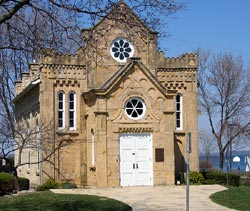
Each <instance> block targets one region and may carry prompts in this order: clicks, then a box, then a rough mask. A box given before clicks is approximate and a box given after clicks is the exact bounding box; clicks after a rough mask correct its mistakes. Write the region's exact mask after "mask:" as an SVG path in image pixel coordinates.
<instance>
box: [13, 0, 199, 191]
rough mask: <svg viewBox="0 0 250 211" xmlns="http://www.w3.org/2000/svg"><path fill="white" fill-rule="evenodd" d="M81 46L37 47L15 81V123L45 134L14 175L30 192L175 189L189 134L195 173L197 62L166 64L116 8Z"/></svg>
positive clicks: (133, 19)
mask: <svg viewBox="0 0 250 211" xmlns="http://www.w3.org/2000/svg"><path fill="white" fill-rule="evenodd" d="M82 39H83V41H84V46H83V47H82V48H80V49H79V50H78V51H77V52H76V53H75V54H74V55H72V54H67V52H65V53H64V54H59V53H57V52H56V51H55V50H53V49H44V50H42V51H41V54H40V56H39V60H38V61H34V62H32V63H30V69H29V71H28V72H25V73H23V74H22V80H21V81H16V96H15V99H14V101H13V102H14V104H15V109H16V119H17V123H20V122H21V121H23V120H25V122H26V124H28V128H30V129H29V131H34V130H33V129H32V128H37V131H41V128H42V127H45V125H46V127H47V128H46V130H47V132H46V134H47V137H45V136H44V135H43V136H42V135H40V136H39V134H36V137H39V138H37V140H39V144H38V145H37V149H34V148H29V147H25V148H24V149H23V150H22V154H21V159H22V160H24V161H27V164H25V165H22V166H20V167H19V169H18V175H19V176H22V177H26V178H29V179H30V181H31V184H33V185H34V186H36V185H40V184H42V183H44V182H45V181H46V180H47V179H48V178H53V179H56V180H58V181H68V182H72V183H75V184H77V185H78V186H79V187H82V186H97V187H119V186H154V185H173V184H175V182H176V178H183V175H184V173H185V171H186V163H185V157H186V140H187V134H188V133H191V134H192V142H191V144H192V146H191V147H192V152H191V154H190V169H191V171H198V169H199V156H198V122H197V121H198V120H197V116H198V112H197V107H198V105H197V104H198V103H197V78H196V74H197V64H198V57H197V55H196V54H192V53H190V54H188V53H185V54H182V55H180V56H179V57H176V58H172V57H171V58H168V57H165V56H164V53H163V52H162V51H159V47H158V33H157V32H155V31H152V30H151V29H150V28H148V26H147V25H145V24H144V23H143V22H142V21H141V20H140V19H139V17H138V16H137V15H136V14H135V13H134V12H133V11H132V10H131V9H130V8H129V7H128V5H127V4H126V3H124V2H123V1H120V2H119V3H117V4H116V6H115V7H114V8H113V9H112V10H111V11H110V12H109V14H108V15H107V16H106V17H104V18H102V19H101V20H99V22H98V23H96V25H95V26H94V27H92V28H88V29H83V30H82ZM30 146H31V145H30ZM45 146H46V147H45ZM45 149H46V150H45ZM50 151H51V154H50V156H49V157H48V159H47V160H46V161H43V162H41V161H42V160H43V159H44V158H45V157H46V156H47V155H48V152H50ZM18 156H19V154H18V152H17V153H16V155H15V158H16V162H18V161H17V160H18Z"/></svg>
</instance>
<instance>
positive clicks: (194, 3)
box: [160, 0, 250, 129]
mask: <svg viewBox="0 0 250 211" xmlns="http://www.w3.org/2000/svg"><path fill="white" fill-rule="evenodd" d="M187 1H188V3H187V8H186V9H185V10H182V11H179V12H177V13H176V14H175V15H174V16H171V17H168V20H167V21H168V28H167V30H168V31H169V33H170V34H171V36H170V37H168V38H164V39H160V47H161V49H162V50H164V51H165V56H167V57H177V56H179V55H181V54H182V53H185V52H193V51H194V50H195V49H197V48H202V49H208V50H211V51H212V52H215V53H218V52H232V53H234V54H235V55H237V56H238V55H241V56H242V57H243V59H244V62H245V63H246V64H250V0H187ZM201 128H207V129H209V128H210V127H209V124H208V120H207V117H206V116H203V115H202V116H200V117H199V129H201Z"/></svg>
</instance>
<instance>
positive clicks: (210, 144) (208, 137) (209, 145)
mask: <svg viewBox="0 0 250 211" xmlns="http://www.w3.org/2000/svg"><path fill="white" fill-rule="evenodd" d="M199 137H200V147H201V150H202V152H204V154H205V156H206V161H209V157H210V155H211V152H213V151H214V150H215V144H216V142H215V141H214V137H213V136H212V134H210V133H209V132H208V131H207V130H206V129H203V130H201V131H200V133H199Z"/></svg>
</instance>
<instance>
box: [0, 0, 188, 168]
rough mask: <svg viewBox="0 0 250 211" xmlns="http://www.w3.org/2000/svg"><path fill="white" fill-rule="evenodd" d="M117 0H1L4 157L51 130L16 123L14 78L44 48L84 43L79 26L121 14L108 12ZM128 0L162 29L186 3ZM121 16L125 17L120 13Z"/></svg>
mask: <svg viewBox="0 0 250 211" xmlns="http://www.w3.org/2000/svg"><path fill="white" fill-rule="evenodd" d="M118 2H120V1H118V0H115V1H110V0H107V1H102V0H95V1H92V0H76V1H61V0H48V1H47V0H40V1H35V0H20V1H15V0H8V1H0V145H1V146H0V150H1V154H2V155H3V157H4V158H5V159H7V158H8V155H10V154H11V153H13V152H14V151H15V152H18V153H19V154H20V156H21V155H22V152H23V150H24V149H26V148H27V147H29V148H33V150H35V149H36V148H37V141H35V140H37V137H36V135H37V134H43V132H45V131H46V132H48V129H49V127H48V126H41V127H40V129H39V131H35V128H32V127H31V126H30V127H29V128H27V126H26V123H25V124H24V123H22V124H21V123H20V124H19V123H18V124H17V126H15V121H16V120H15V115H14V112H15V108H14V106H13V103H12V100H13V98H14V95H15V90H14V82H15V81H16V80H20V78H21V73H22V72H25V71H27V70H28V69H29V63H30V62H31V61H33V60H36V59H37V58H38V52H39V50H41V49H44V48H51V49H52V48H53V49H55V50H56V51H58V52H67V53H72V52H75V51H76V49H79V48H84V43H82V42H83V41H82V32H81V30H82V29H83V28H89V27H92V26H93V24H96V23H97V21H99V20H100V19H101V18H102V17H106V18H117V16H115V15H113V16H107V14H108V13H109V12H110V11H111V9H112V8H113V7H114V6H115V5H116V4H117V3H118ZM126 3H127V4H128V5H129V6H130V7H131V9H132V10H134V11H135V12H136V13H137V15H138V16H139V17H140V18H141V19H142V20H143V23H146V24H147V25H148V26H149V27H151V28H152V29H153V30H160V31H161V32H162V29H164V28H165V27H162V26H163V25H164V24H165V22H164V21H163V20H164V18H165V17H166V16H168V15H171V14H174V13H175V12H177V11H178V10H180V9H183V8H184V7H185V4H184V3H183V2H181V1H178V0H162V1H148V0H136V1H134V0H127V1H126ZM124 15H125V14H124ZM123 20H124V18H123V19H121V21H123ZM132 23H133V22H131V21H130V22H128V24H132ZM136 24H137V22H136ZM17 128H18V129H17ZM22 134H23V135H22ZM41 139H42V137H41ZM45 139H46V140H47V145H48V146H49V144H50V143H49V141H51V139H49V138H48V137H47V138H45V137H43V140H45ZM15 140H19V142H17V141H15ZM45 143H46V141H45ZM61 145H64V144H61ZM58 146H59V145H58ZM40 147H44V146H40ZM52 149H54V150H55V148H52ZM47 152H50V153H49V154H48V156H45V157H44V158H43V159H41V160H40V161H39V162H43V161H44V160H46V159H47V158H49V157H50V156H51V155H52V154H53V153H54V152H55V151H47ZM25 164H27V163H25V162H23V161H20V160H19V159H18V160H17V162H16V164H15V166H14V169H15V170H16V169H17V168H18V167H19V166H22V165H25Z"/></svg>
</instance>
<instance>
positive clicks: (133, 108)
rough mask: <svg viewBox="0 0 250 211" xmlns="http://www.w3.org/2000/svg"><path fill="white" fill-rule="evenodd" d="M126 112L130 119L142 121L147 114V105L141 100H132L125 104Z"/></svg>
mask: <svg viewBox="0 0 250 211" xmlns="http://www.w3.org/2000/svg"><path fill="white" fill-rule="evenodd" d="M125 112H126V114H127V116H128V117H129V118H130V119H134V120H138V119H141V118H142V117H143V116H144V114H145V112H146V105H145V103H144V101H143V100H142V99H140V98H130V99H129V100H127V102H126V103H125Z"/></svg>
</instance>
